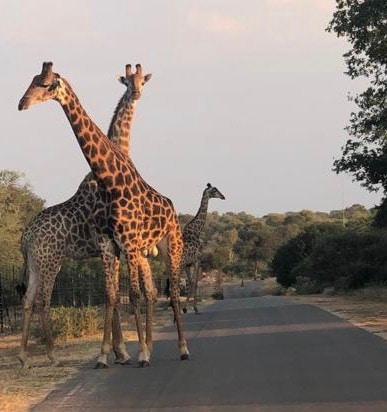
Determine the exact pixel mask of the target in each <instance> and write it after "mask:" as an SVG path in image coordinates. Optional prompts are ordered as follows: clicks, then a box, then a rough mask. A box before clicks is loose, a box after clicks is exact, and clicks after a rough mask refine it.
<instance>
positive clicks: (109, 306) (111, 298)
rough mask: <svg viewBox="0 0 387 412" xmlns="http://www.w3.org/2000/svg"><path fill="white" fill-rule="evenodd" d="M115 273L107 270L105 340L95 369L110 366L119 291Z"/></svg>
mask: <svg viewBox="0 0 387 412" xmlns="http://www.w3.org/2000/svg"><path fill="white" fill-rule="evenodd" d="M113 277H114V276H113V274H112V273H111V272H110V273H108V274H106V272H105V285H106V304H105V322H104V330H103V340H102V345H101V354H100V356H99V357H98V360H97V363H96V365H95V369H106V368H107V367H108V355H109V353H110V349H111V335H112V323H113V311H114V307H115V304H116V299H117V291H116V290H115V283H114V279H113Z"/></svg>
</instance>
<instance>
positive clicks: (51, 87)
mask: <svg viewBox="0 0 387 412" xmlns="http://www.w3.org/2000/svg"><path fill="white" fill-rule="evenodd" d="M59 84H60V82H59V80H58V79H54V81H53V82H52V83H51V84H50V86H49V88H48V91H50V92H51V91H52V90H55V89H56V88H57V87H58V86H59Z"/></svg>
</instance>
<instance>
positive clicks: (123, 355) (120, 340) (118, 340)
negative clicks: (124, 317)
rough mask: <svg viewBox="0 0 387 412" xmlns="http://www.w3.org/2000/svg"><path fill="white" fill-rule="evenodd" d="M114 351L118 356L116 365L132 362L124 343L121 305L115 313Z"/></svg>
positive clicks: (116, 307)
mask: <svg viewBox="0 0 387 412" xmlns="http://www.w3.org/2000/svg"><path fill="white" fill-rule="evenodd" d="M112 332H113V351H114V354H115V356H116V359H115V361H114V363H119V364H121V365H129V364H130V362H131V357H130V355H129V353H128V351H127V349H126V345H125V342H124V337H123V334H122V328H121V319H120V312H119V305H118V304H117V305H116V306H115V308H114V311H113V325H112Z"/></svg>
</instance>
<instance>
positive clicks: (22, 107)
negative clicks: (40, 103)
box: [17, 97, 30, 110]
mask: <svg viewBox="0 0 387 412" xmlns="http://www.w3.org/2000/svg"><path fill="white" fill-rule="evenodd" d="M29 106H30V105H29V103H28V99H26V98H25V97H22V98H21V99H20V102H19V105H18V107H17V108H18V110H27V109H28V108H29Z"/></svg>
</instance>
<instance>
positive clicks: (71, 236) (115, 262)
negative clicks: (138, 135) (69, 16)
mask: <svg viewBox="0 0 387 412" xmlns="http://www.w3.org/2000/svg"><path fill="white" fill-rule="evenodd" d="M125 72H126V73H125V76H120V77H119V78H118V80H119V81H120V82H121V83H122V84H123V85H124V86H125V87H126V91H125V93H124V94H123V96H122V97H121V98H120V100H119V102H118V104H117V107H116V109H115V111H114V114H113V117H112V120H111V123H110V126H109V129H108V137H109V139H110V140H111V142H113V143H114V144H115V145H117V147H119V148H121V150H122V151H124V152H125V151H126V152H128V151H129V147H130V146H129V143H130V132H131V125H132V119H133V114H134V110H135V107H136V103H137V100H138V99H139V98H140V96H141V92H142V87H143V85H144V84H145V83H146V82H148V81H149V79H150V78H151V74H147V75H145V76H143V75H142V71H141V70H140V67H139V66H137V68H136V72H135V73H132V70H131V65H130V64H128V65H126V67H125ZM106 213H107V206H106V204H105V200H104V199H103V198H102V196H101V194H100V191H99V190H98V184H97V181H96V179H95V178H94V176H93V174H92V173H89V174H88V175H86V177H85V178H84V180H83V181H82V183H81V184H80V186H79V188H78V190H77V192H76V193H75V194H74V195H73V196H72V197H71V198H70V199H68V200H67V201H65V202H63V203H60V204H58V205H55V206H51V207H49V208H46V209H44V210H43V211H41V212H40V213H39V214H38V215H37V216H36V217H35V218H34V219H33V220H32V221H31V223H30V224H28V225H27V226H26V228H25V229H24V231H23V234H22V240H21V249H22V254H23V257H24V265H23V270H22V273H23V281H24V278H25V277H26V276H27V275H28V288H27V298H26V301H25V303H24V316H23V318H24V322H23V334H22V340H21V350H20V354H19V356H18V357H19V360H20V362H21V364H22V366H23V367H26V366H27V351H26V346H27V340H28V334H29V327H30V320H31V310H32V305H33V304H34V302H35V306H36V307H37V308H38V309H39V312H40V316H41V321H42V326H43V330H44V333H45V338H46V339H45V340H46V349H47V355H48V357H49V359H50V360H51V362H52V363H53V364H54V365H55V364H57V363H58V362H57V360H56V358H55V356H54V355H53V340H52V336H51V328H50V324H49V309H50V301H51V295H52V289H53V286H54V282H55V279H56V276H57V274H58V272H59V270H60V268H61V265H62V262H63V259H64V258H65V257H67V258H73V259H77V260H78V259H85V258H90V257H101V258H102V262H103V267H104V271H105V277H106V279H110V281H111V282H113V284H114V287H115V288H118V279H119V248H118V246H117V245H116V244H115V242H114V239H113V236H112V233H111V231H110V230H109V228H108V225H107V219H106ZM22 284H23V283H22ZM112 328H113V349H114V352H115V353H116V362H117V363H121V364H126V363H128V362H129V361H130V356H129V354H128V353H127V351H126V348H125V344H124V342H123V336H122V331H121V325H120V318H119V312H118V300H117V301H116V304H115V306H114V315H113V325H112ZM97 366H98V367H107V357H106V356H104V355H103V354H101V356H100V358H99V359H98V362H97Z"/></svg>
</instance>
